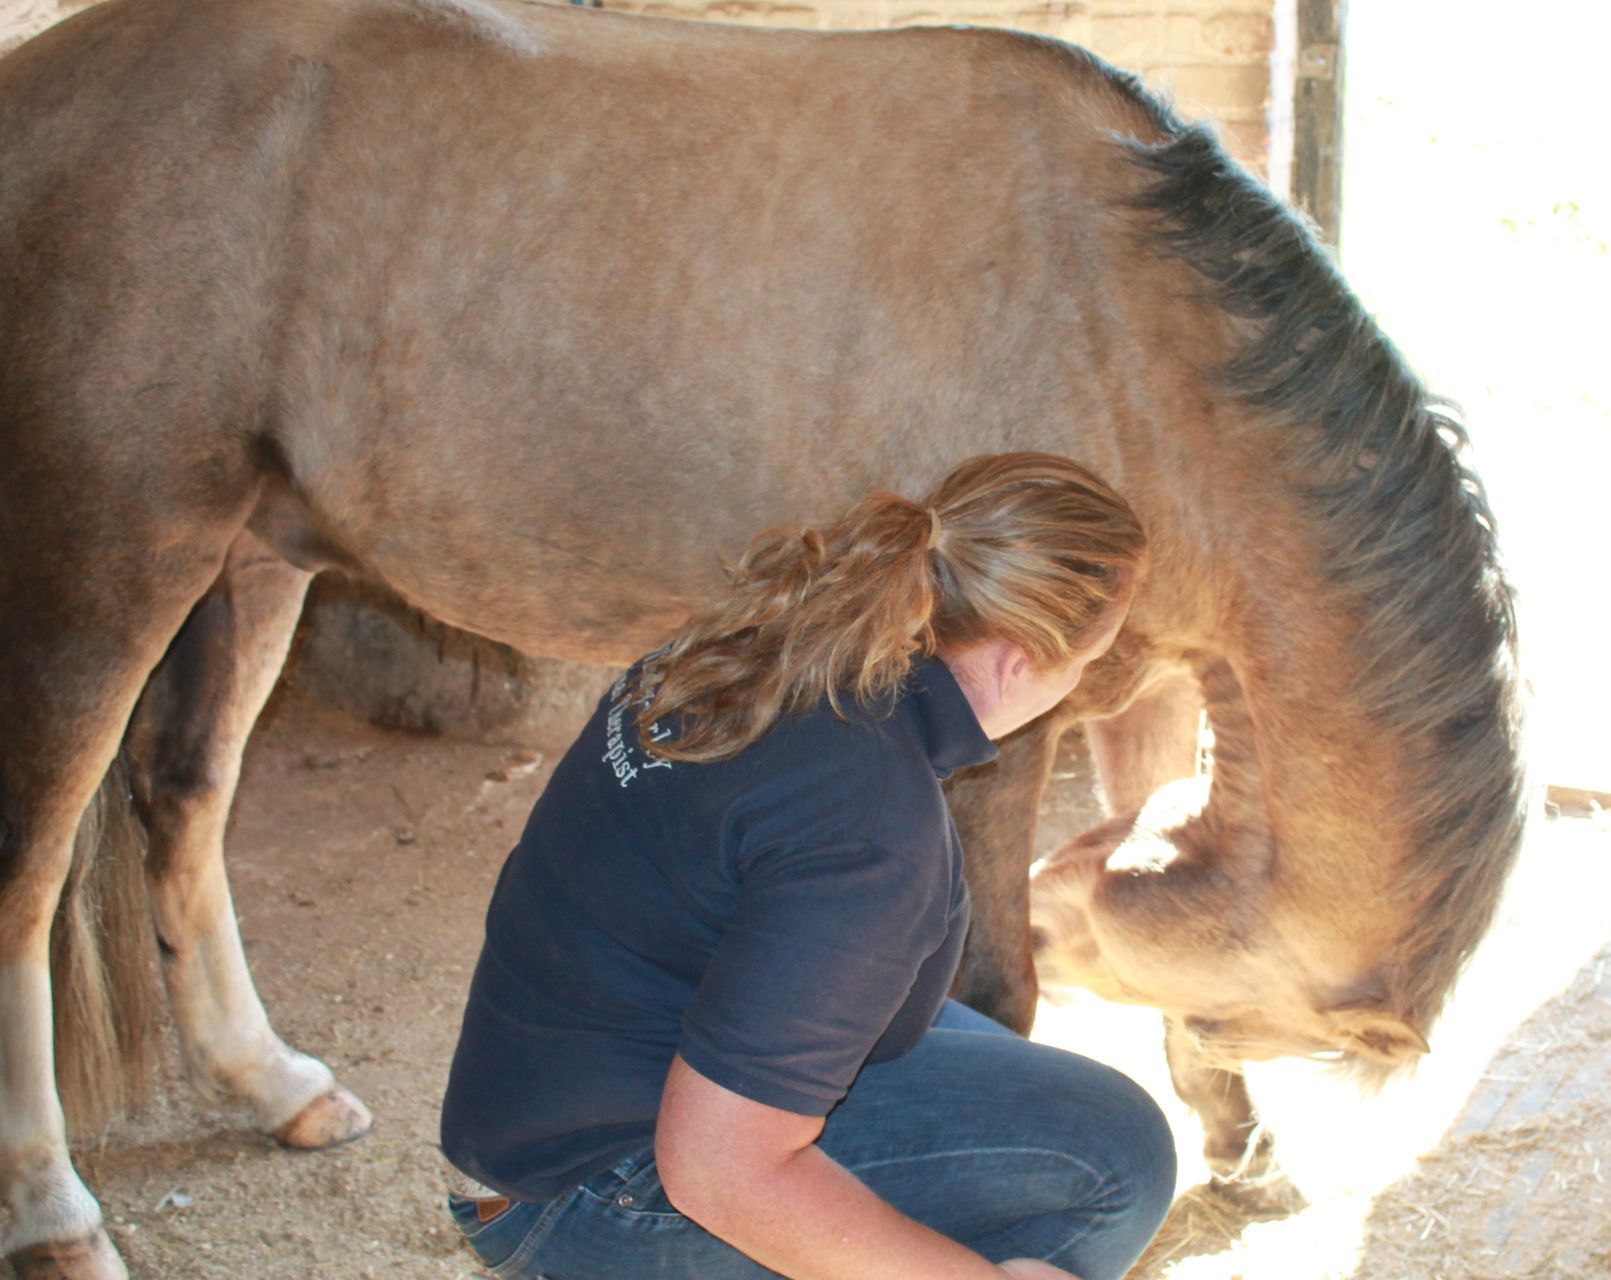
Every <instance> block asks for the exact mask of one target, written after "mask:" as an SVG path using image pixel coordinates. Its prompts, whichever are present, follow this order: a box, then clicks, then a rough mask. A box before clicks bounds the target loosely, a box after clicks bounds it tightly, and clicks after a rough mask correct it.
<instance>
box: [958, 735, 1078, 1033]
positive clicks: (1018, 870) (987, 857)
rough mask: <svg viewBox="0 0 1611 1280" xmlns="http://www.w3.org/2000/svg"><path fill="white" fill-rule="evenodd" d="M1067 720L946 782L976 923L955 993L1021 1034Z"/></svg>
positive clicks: (1030, 1013)
mask: <svg viewBox="0 0 1611 1280" xmlns="http://www.w3.org/2000/svg"><path fill="white" fill-rule="evenodd" d="M1066 724H1067V721H1066V720H1059V719H1058V718H1057V712H1055V711H1054V712H1052V713H1050V714H1048V715H1045V716H1042V717H1041V718H1040V719H1039V720H1037V721H1035V722H1034V723H1033V724H1029V725H1025V726H1024V727H1023V728H1022V729H1020V730H1018V732H1016V733H1014V734H1012V735H1010V736H1009V737H1007V738H1005V739H1003V740H1002V742H1001V743H1000V744H999V745H1000V754H999V755H998V756H997V757H996V759H995V760H994V761H992V762H991V763H990V764H987V765H982V766H980V767H979V768H977V769H966V770H963V771H962V772H960V773H958V774H957V776H956V777H954V778H953V779H952V780H951V782H950V783H949V785H948V794H949V797H950V804H951V812H952V814H953V816H954V817H955V818H956V824H957V833H958V834H959V835H960V836H961V837H962V848H963V850H964V857H965V859H966V863H967V878H968V890H969V892H970V894H971V895H972V897H973V924H972V926H971V927H970V929H969V930H968V947H967V951H966V952H965V954H964V955H963V957H962V966H961V968H960V969H959V970H958V973H957V980H956V985H955V987H954V988H953V990H952V994H953V995H954V996H955V997H956V998H957V999H958V1000H960V1001H962V1002H963V1003H964V1004H966V1005H969V1006H971V1007H972V1008H975V1009H977V1010H979V1012H981V1013H985V1014H988V1015H989V1016H990V1017H992V1018H994V1019H996V1021H997V1022H1000V1023H1003V1024H1005V1025H1006V1026H1009V1027H1011V1028H1012V1029H1013V1030H1014V1031H1017V1032H1019V1033H1021V1034H1023V1035H1028V1034H1029V1029H1030V1027H1031V1026H1032V1025H1033V1024H1034V1021H1035V1001H1036V998H1037V996H1038V994H1039V987H1038V985H1037V983H1036V980H1035V961H1034V954H1033V951H1032V949H1031V947H1030V937H1029V866H1030V864H1031V863H1032V862H1033V861H1034V860H1035V821H1036V812H1037V809H1038V806H1039V803H1040V795H1041V792H1042V791H1043V790H1044V789H1045V787H1046V777H1047V774H1048V773H1049V772H1050V771H1051V767H1052V757H1053V755H1054V754H1055V753H1056V750H1057V742H1058V739H1059V738H1060V737H1061V736H1062V734H1063V729H1064V726H1065V725H1066Z"/></svg>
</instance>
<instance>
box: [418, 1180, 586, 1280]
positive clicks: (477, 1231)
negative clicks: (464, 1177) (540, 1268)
mask: <svg viewBox="0 0 1611 1280" xmlns="http://www.w3.org/2000/svg"><path fill="white" fill-rule="evenodd" d="M573 1198H574V1194H573V1195H571V1196H561V1197H560V1198H559V1199H557V1200H552V1201H549V1202H548V1203H547V1204H526V1203H523V1202H522V1201H519V1200H511V1201H508V1202H507V1207H502V1206H494V1207H495V1210H496V1211H494V1212H490V1213H489V1212H488V1208H489V1206H488V1202H487V1201H485V1200H475V1199H471V1198H469V1197H466V1196H449V1197H448V1209H449V1210H450V1211H451V1212H452V1214H453V1222H454V1225H455V1226H457V1227H458V1229H459V1232H460V1234H462V1235H463V1236H464V1238H465V1239H466V1240H467V1241H468V1242H469V1244H470V1248H471V1249H473V1250H474V1251H475V1254H476V1257H478V1258H480V1259H481V1261H482V1262H483V1263H484V1264H485V1265H486V1266H487V1267H488V1268H489V1269H490V1270H491V1272H492V1274H493V1276H494V1277H496V1280H535V1276H534V1275H533V1273H531V1272H529V1271H528V1270H527V1267H528V1266H529V1264H530V1262H531V1259H532V1257H533V1255H534V1254H535V1253H536V1252H537V1248H538V1246H539V1245H541V1244H542V1241H543V1238H544V1237H545V1236H546V1235H547V1234H548V1231H549V1229H550V1227H551V1226H552V1225H553V1222H554V1219H555V1218H556V1217H557V1216H558V1214H559V1212H560V1211H561V1210H562V1209H563V1208H564V1207H565V1205H566V1204H567V1203H569V1202H570V1201H571V1200H572V1199H573Z"/></svg>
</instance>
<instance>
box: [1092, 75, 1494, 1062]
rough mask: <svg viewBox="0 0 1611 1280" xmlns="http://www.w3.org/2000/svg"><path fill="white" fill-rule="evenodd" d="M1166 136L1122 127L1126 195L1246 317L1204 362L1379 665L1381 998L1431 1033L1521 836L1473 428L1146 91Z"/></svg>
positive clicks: (1369, 690)
mask: <svg viewBox="0 0 1611 1280" xmlns="http://www.w3.org/2000/svg"><path fill="white" fill-rule="evenodd" d="M1145 105H1146V108H1147V110H1148V112H1149V114H1150V116H1151V118H1152V120H1153V121H1154V123H1156V124H1158V125H1160V126H1161V127H1162V128H1163V130H1164V133H1165V136H1164V138H1163V139H1162V140H1161V141H1157V142H1142V141H1138V140H1135V139H1124V140H1121V145H1122V146H1124V148H1125V149H1126V151H1127V153H1128V156H1129V158H1130V160H1131V161H1132V162H1133V163H1134V164H1136V165H1138V166H1139V167H1140V168H1141V169H1143V170H1144V171H1145V172H1146V173H1147V174H1148V175H1149V181H1148V183H1147V185H1146V187H1145V188H1144V189H1143V191H1142V192H1141V194H1140V195H1139V196H1137V197H1136V198H1135V199H1134V200H1133V201H1132V202H1131V207H1132V208H1133V209H1134V210H1135V211H1137V212H1139V213H1141V214H1143V215H1145V216H1146V217H1147V219H1148V221H1149V223H1150V225H1149V226H1147V228H1146V232H1145V234H1146V235H1147V236H1148V237H1149V238H1150V239H1151V240H1152V242H1153V243H1154V244H1155V245H1156V246H1157V247H1159V248H1161V249H1162V250H1163V251H1164V252H1165V253H1167V254H1169V255H1171V256H1173V257H1176V258H1179V259H1181V260H1182V261H1184V262H1186V263H1188V264H1189V265H1190V266H1191V267H1192V268H1194V269H1195V270H1196V271H1197V272H1198V273H1199V274H1200V275H1201V276H1202V277H1203V279H1204V281H1205V285H1206V288H1205V294H1206V296H1207V297H1208V298H1209V299H1210V300H1211V301H1213V302H1214V303H1216V304H1217V305H1218V306H1219V307H1221V308H1223V309H1224V310H1225V311H1226V312H1228V313H1229V314H1231V315H1233V316H1236V317H1238V318H1239V319H1240V320H1242V321H1243V322H1245V323H1246V324H1247V325H1248V328H1249V331H1250V336H1249V338H1248V340H1247V342H1246V344H1245V346H1244V347H1243V349H1242V350H1241V351H1240V352H1238V353H1237V354H1236V355H1235V356H1234V358H1232V359H1231V360H1230V361H1228V362H1227V363H1226V364H1224V365H1223V366H1222V367H1220V368H1218V369H1215V370H1211V371H1209V376H1210V377H1212V378H1214V379H1216V380H1217V381H1218V382H1219V384H1220V385H1221V386H1222V387H1223V389H1224V390H1225V391H1227V392H1228V393H1229V394H1231V395H1233V396H1235V397H1236V398H1237V399H1239V400H1240V401H1242V402H1243V403H1244V404H1246V405H1247V406H1249V407H1250V408H1252V409H1254V410H1256V411H1258V414H1259V416H1260V417H1261V418H1262V419H1264V420H1266V421H1268V422H1269V423H1271V425H1272V426H1273V427H1275V428H1276V429H1277V434H1276V436H1275V442H1274V444H1273V448H1274V450H1275V451H1276V453H1277V454H1278V455H1279V457H1280V459H1281V462H1282V469H1283V471H1285V472H1286V473H1287V474H1289V475H1291V476H1292V477H1293V485H1294V488H1295V490H1296V491H1297V492H1298V494H1299V495H1300V496H1301V498H1302V500H1303V501H1304V502H1305V503H1306V504H1307V507H1308V509H1309V510H1310V511H1311V513H1312V514H1313V517H1314V522H1315V527H1316V529H1317V530H1318V534H1319V541H1320V552H1321V557H1322V563H1323V566H1324V568H1325V571H1326V572H1327V574H1328V576H1329V579H1330V582H1331V584H1332V586H1333V588H1334V589H1335V591H1336V592H1337V593H1338V595H1339V596H1340V597H1341V598H1342V599H1343V600H1345V601H1347V602H1348V604H1349V605H1350V607H1351V612H1353V613H1354V614H1355V615H1356V616H1357V617H1358V619H1359V621H1360V622H1361V624H1362V625H1361V630H1360V643H1361V645H1362V647H1363V649H1364V651H1365V652H1367V653H1369V654H1370V655H1371V661H1370V662H1369V663H1368V665H1367V666H1366V667H1365V668H1364V669H1363V670H1362V671H1361V672H1360V673H1359V674H1358V676H1357V679H1356V682H1355V687H1354V689H1353V691H1352V694H1353V708H1354V710H1356V711H1357V712H1358V713H1360V714H1362V715H1363V716H1365V717H1366V718H1367V719H1368V721H1369V722H1370V723H1372V724H1373V725H1375V726H1376V727H1377V728H1378V729H1379V730H1380V731H1381V733H1382V734H1383V735H1384V736H1385V737H1386V738H1387V739H1388V740H1390V741H1392V742H1393V743H1395V746H1396V747H1397V748H1398V749H1399V750H1401V751H1402V752H1403V755H1404V758H1405V760H1406V772H1407V776H1406V777H1405V778H1404V785H1403V787H1402V788H1401V789H1400V792H1399V795H1398V797H1397V798H1396V801H1395V803H1396V804H1397V805H1398V812H1399V813H1400V814H1401V816H1402V818H1403V820H1404V821H1405V823H1406V827H1407V829H1408V830H1410V831H1411V832H1412V833H1413V839H1414V846H1415V848H1414V854H1413V856H1412V857H1411V858H1409V859H1407V860H1406V861H1405V862H1404V864H1403V865H1401V866H1400V867H1399V868H1398V869H1397V873H1396V882H1395V883H1394V885H1393V888H1392V892H1393V893H1394V895H1395V896H1397V897H1398V900H1399V901H1401V902H1404V903H1410V904H1416V905H1415V906H1414V907H1413V908H1412V910H1411V923H1410V925H1409V927H1408V930H1407V932H1406V933H1405V935H1404V936H1403V937H1402V938H1401V939H1400V942H1399V947H1398V949H1397V953H1396V955H1394V956H1393V957H1391V958H1390V960H1391V963H1390V965H1389V972H1388V973H1387V974H1386V975H1385V976H1386V981H1387V991H1386V993H1385V995H1386V1002H1387V1005H1388V1007H1390V1008H1391V1010H1392V1011H1393V1012H1395V1013H1398V1014H1400V1015H1401V1016H1404V1017H1406V1018H1407V1019H1408V1020H1409V1021H1411V1022H1412V1023H1414V1024H1415V1025H1417V1026H1419V1027H1421V1028H1422V1029H1423V1030H1424V1029H1425V1028H1427V1027H1428V1026H1429V1025H1430V1024H1431V1022H1432V1021H1433V1020H1434V1019H1435V1018H1436V1016H1437V1014H1438V1012H1439V1011H1440V1010H1441V1008H1442V1005H1443V1002H1444V999H1445V997H1446V995H1447V993H1448V990H1449V988H1450V986H1451V985H1452V984H1453V982H1454V980H1455V978H1456V977H1457V976H1458V974H1459V972H1460V969H1461V967H1462V966H1463V964H1464V963H1465V961H1466V959H1467V958H1468V957H1469V956H1470V954H1471V952H1472V951H1473V949H1474V948H1475V947H1476V945H1477V942H1478V941H1479V939H1480V938H1481V936H1482V934H1483V933H1484V931H1485V930H1486V928H1487V926H1488V924H1489V922H1490V920H1491V919H1492V917H1493V913H1494V909H1495V907H1496V905H1497V901H1498V898H1499V894H1500V890H1501V888H1502V885H1503V881H1504V877H1505V874H1506V872H1507V871H1508V870H1509V868H1510V866H1511V864H1512V863H1513V862H1514V860H1515V857H1516V853H1517V849H1518V846H1519V844H1520V841H1521V833H1522V824H1523V819H1524V809H1525V786H1524V780H1523V777H1522V769H1521V766H1520V762H1519V759H1520V757H1519V753H1520V748H1519V741H1518V735H1519V709H1518V705H1519V698H1518V689H1517V676H1516V661H1515V636H1516V626H1515V615H1514V609H1513V603H1512V597H1511V592H1510V589H1509V587H1508V586H1507V584H1506V582H1505V579H1504V576H1503V574H1502V572H1501V570H1500V564H1499V556H1498V549H1497V546H1496V544H1495V541H1494V518H1493V514H1492V512H1491V511H1490V510H1489V507H1488V501H1487V498H1486V495H1485V494H1484V492H1483V488H1482V485H1481V483H1480V482H1479V481H1478V480H1477V478H1476V476H1475V475H1473V474H1472V472H1471V471H1470V470H1469V469H1468V468H1467V467H1466V465H1465V464H1464V462H1463V461H1462V458H1461V452H1462V449H1463V446H1464V445H1465V443H1466V435H1465V431H1464V429H1463V427H1461V425H1460V424H1459V423H1458V421H1457V420H1456V418H1455V417H1454V416H1453V411H1452V410H1451V408H1450V407H1449V406H1447V405H1446V404H1443V403H1440V402H1438V401H1436V400H1434V399H1432V398H1431V397H1430V396H1428V394H1427V392H1426V390H1425V389H1424V388H1423V387H1422V386H1421V384H1420V382H1419V381H1418V380H1417V379H1416V377H1415V376H1414V375H1413V374H1412V373H1411V372H1410V370H1409V368H1408V367H1407V366H1406V365H1405V363H1404V361H1403V359H1402V358H1401V357H1400V355H1399V354H1398V352H1397V351H1396V350H1395V348H1394V347H1393V345H1392V344H1391V343H1390V342H1389V341H1388V340H1387V338H1386V337H1385V336H1383V334H1382V333H1381V331H1380V330H1379V329H1378V328H1377V327H1376V325H1375V323H1374V322H1373V321H1372V320H1371V318H1370V316H1369V315H1368V314H1367V313H1366V312H1365V310H1364V308H1363V307H1362V306H1361V305H1360V303H1359V301H1358V300H1357V299H1356V298H1355V297H1354V295H1353V294H1352V293H1351V292H1350V290H1349V289H1348V287H1347V285H1346V284H1344V282H1343V280H1342V278H1341V276H1340V275H1339V274H1338V273H1337V271H1336V269H1335V267H1334V266H1333V265H1332V263H1331V260H1330V259H1329V257H1328V256H1327V254H1326V253H1325V251H1324V250H1322V249H1321V247H1320V246H1319V244H1318V243H1317V242H1316V240H1315V238H1314V236H1313V235H1312V234H1311V232H1310V231H1309V229H1308V227H1307V226H1306V225H1305V224H1304V223H1303V222H1302V221H1301V220H1300V219H1299V218H1298V217H1296V216H1295V215H1294V214H1293V213H1292V212H1291V211H1290V210H1289V209H1287V208H1286V206H1284V205H1283V204H1282V203H1281V202H1280V201H1279V200H1277V199H1276V198H1275V197H1274V196H1272V195H1271V194H1270V193H1269V191H1268V190H1266V189H1265V188H1264V187H1263V186H1261V185H1260V184H1259V183H1258V182H1256V181H1255V180H1254V179H1253V178H1252V177H1250V176H1249V175H1248V174H1246V173H1245V172H1244V171H1243V170H1242V169H1240V168H1239V167H1238V166H1237V165H1236V163H1235V162H1234V161H1233V160H1231V159H1230V157H1229V156H1227V154H1226V153H1225V151H1224V150H1223V149H1222V148H1221V146H1220V144H1219V143H1218V141H1217V140H1216V139H1215V137H1214V134H1213V133H1212V131H1210V130H1209V129H1207V128H1205V127H1202V126H1194V127H1190V128H1188V127H1184V126H1182V125H1181V124H1180V123H1179V122H1178V121H1177V120H1174V119H1173V118H1172V117H1171V116H1170V115H1169V113H1168V111H1167V109H1165V108H1163V107H1161V106H1160V105H1158V104H1157V103H1156V102H1155V101H1151V102H1147V103H1146V104H1145Z"/></svg>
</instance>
